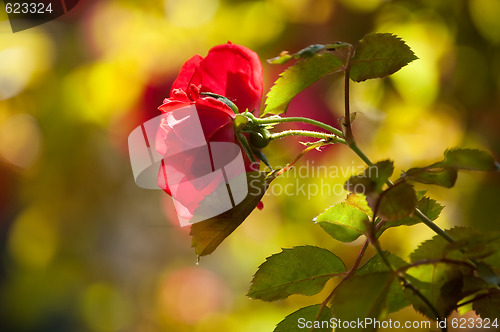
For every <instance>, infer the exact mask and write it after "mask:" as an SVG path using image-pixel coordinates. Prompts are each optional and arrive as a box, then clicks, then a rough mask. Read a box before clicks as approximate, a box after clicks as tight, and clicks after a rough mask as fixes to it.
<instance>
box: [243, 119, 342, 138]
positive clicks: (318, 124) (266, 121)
mask: <svg viewBox="0 0 500 332" xmlns="http://www.w3.org/2000/svg"><path fill="white" fill-rule="evenodd" d="M252 120H253V121H254V122H256V123H258V124H274V123H286V122H303V123H309V124H312V125H315V126H316V127H319V128H323V129H325V130H327V131H329V132H331V133H334V134H335V135H337V136H338V137H343V135H342V131H340V130H338V129H337V128H335V127H332V126H329V125H327V124H325V123H323V122H320V121H317V120H313V119H309V118H304V117H297V116H296V117H288V118H281V117H274V116H271V117H268V118H254V119H252Z"/></svg>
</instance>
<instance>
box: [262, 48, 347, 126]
mask: <svg viewBox="0 0 500 332" xmlns="http://www.w3.org/2000/svg"><path fill="white" fill-rule="evenodd" d="M341 65H342V62H341V61H340V60H339V58H337V57H336V56H335V55H333V54H331V53H322V54H315V55H313V56H311V57H308V58H306V59H303V60H300V61H298V62H297V63H296V64H295V65H293V66H291V67H289V68H288V69H286V70H285V71H284V72H283V73H281V75H280V77H279V78H278V80H276V82H275V83H274V85H273V87H272V88H271V90H270V91H269V93H268V94H267V98H266V107H265V109H264V111H263V113H262V114H261V116H263V115H265V114H280V113H285V112H286V110H287V108H288V104H289V103H290V101H291V100H292V98H293V97H295V96H296V95H297V94H298V93H299V92H301V91H302V90H304V89H305V88H307V87H308V86H309V85H311V84H313V83H314V82H316V81H317V80H319V79H320V78H322V77H323V76H325V75H327V74H330V73H332V72H335V71H337V70H340V66H341Z"/></svg>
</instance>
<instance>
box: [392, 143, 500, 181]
mask: <svg viewBox="0 0 500 332" xmlns="http://www.w3.org/2000/svg"><path fill="white" fill-rule="evenodd" d="M498 169H499V168H498V164H497V163H496V162H495V160H494V159H493V157H492V156H491V155H490V154H489V153H487V152H484V151H480V150H475V149H459V148H455V149H451V150H446V151H445V153H444V159H443V160H442V161H440V162H437V163H434V164H432V165H429V166H427V167H417V168H411V169H409V170H408V171H406V172H403V174H402V175H401V177H402V178H407V179H410V180H413V181H416V182H420V183H425V184H436V185H438V186H442V187H445V188H451V187H453V186H454V185H455V182H456V181H457V176H458V170H472V171H494V170H498Z"/></svg>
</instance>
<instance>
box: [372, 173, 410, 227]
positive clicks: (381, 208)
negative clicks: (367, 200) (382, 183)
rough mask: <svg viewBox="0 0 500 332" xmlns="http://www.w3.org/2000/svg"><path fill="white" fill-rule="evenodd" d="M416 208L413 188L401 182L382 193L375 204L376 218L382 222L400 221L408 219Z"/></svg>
mask: <svg viewBox="0 0 500 332" xmlns="http://www.w3.org/2000/svg"><path fill="white" fill-rule="evenodd" d="M416 206H417V194H416V192H415V189H413V186H412V185H410V184H408V183H405V182H401V183H397V184H396V185H394V186H392V187H390V188H389V189H387V190H386V191H384V192H383V193H382V194H381V195H380V198H379V200H378V203H377V208H376V210H377V216H378V217H380V218H382V219H383V220H390V221H391V220H400V219H403V218H406V217H408V216H409V215H410V214H411V213H412V212H413V211H414V210H415V207H416Z"/></svg>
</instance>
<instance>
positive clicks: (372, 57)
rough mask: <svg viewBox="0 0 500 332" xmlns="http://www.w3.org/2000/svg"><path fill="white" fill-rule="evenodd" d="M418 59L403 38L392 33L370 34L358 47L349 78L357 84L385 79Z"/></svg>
mask: <svg viewBox="0 0 500 332" xmlns="http://www.w3.org/2000/svg"><path fill="white" fill-rule="evenodd" d="M416 59H418V58H417V57H416V56H415V54H414V53H413V51H412V50H411V49H410V47H408V45H406V43H405V42H404V41H403V40H402V39H401V38H399V37H397V36H395V35H393V34H390V33H370V34H367V35H365V36H364V37H363V38H362V39H361V40H360V41H359V42H358V44H357V45H356V51H355V54H354V57H353V58H352V59H351V70H350V72H349V76H350V78H351V79H352V80H353V81H355V82H361V81H365V80H367V79H371V78H381V77H385V76H388V75H391V74H393V73H395V72H397V71H398V70H399V69H401V68H402V67H404V66H406V65H407V64H408V63H410V62H412V61H413V60H416Z"/></svg>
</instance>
